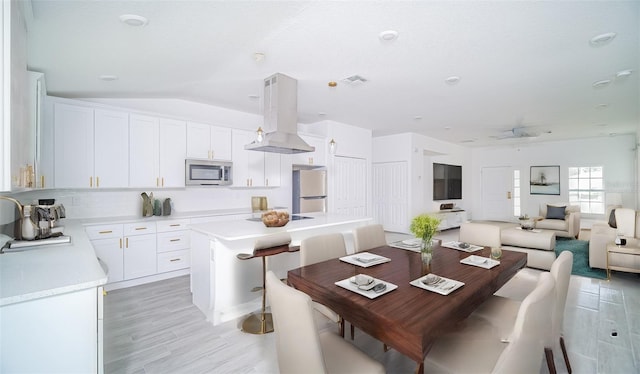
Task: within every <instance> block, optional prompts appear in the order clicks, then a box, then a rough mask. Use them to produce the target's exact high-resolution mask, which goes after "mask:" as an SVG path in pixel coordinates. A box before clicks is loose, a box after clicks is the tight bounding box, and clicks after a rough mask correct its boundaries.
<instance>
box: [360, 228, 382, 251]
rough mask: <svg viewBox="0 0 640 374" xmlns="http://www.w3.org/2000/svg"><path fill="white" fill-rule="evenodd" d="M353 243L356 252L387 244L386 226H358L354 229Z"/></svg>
mask: <svg viewBox="0 0 640 374" xmlns="http://www.w3.org/2000/svg"><path fill="white" fill-rule="evenodd" d="M353 243H354V247H355V251H356V253H357V252H363V251H366V250H369V249H371V248H376V247H381V246H383V245H387V238H386V237H385V234H384V227H383V226H382V225H380V224H373V225H367V226H360V227H356V228H355V229H353Z"/></svg>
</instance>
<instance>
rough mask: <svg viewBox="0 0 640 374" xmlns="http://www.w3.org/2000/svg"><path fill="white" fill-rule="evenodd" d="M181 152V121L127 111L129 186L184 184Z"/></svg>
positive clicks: (183, 149) (183, 141) (183, 136)
mask: <svg viewBox="0 0 640 374" xmlns="http://www.w3.org/2000/svg"><path fill="white" fill-rule="evenodd" d="M185 155H186V127H185V123H184V122H182V121H175V120H169V119H159V118H156V117H150V116H141V115H131V118H130V123H129V187H143V188H144V187H184V159H185Z"/></svg>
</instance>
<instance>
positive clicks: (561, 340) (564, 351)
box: [560, 336, 571, 374]
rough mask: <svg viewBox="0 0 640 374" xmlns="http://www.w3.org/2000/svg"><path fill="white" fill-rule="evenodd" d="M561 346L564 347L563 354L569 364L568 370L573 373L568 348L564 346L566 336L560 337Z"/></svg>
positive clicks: (565, 361) (566, 363)
mask: <svg viewBox="0 0 640 374" xmlns="http://www.w3.org/2000/svg"><path fill="white" fill-rule="evenodd" d="M560 348H562V355H563V356H564V363H565V365H567V372H568V373H569V374H571V364H570V363H569V355H568V354H567V348H566V347H565V346H564V336H561V337H560Z"/></svg>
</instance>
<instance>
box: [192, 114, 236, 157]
mask: <svg viewBox="0 0 640 374" xmlns="http://www.w3.org/2000/svg"><path fill="white" fill-rule="evenodd" d="M187 158H199V159H207V160H214V159H215V160H231V129H230V128H225V127H217V126H210V125H207V124H203V123H195V122H188V123H187Z"/></svg>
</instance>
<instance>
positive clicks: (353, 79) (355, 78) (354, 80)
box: [342, 75, 367, 86]
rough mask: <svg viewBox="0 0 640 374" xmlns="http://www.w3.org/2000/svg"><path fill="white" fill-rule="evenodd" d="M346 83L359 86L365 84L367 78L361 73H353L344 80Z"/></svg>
mask: <svg viewBox="0 0 640 374" xmlns="http://www.w3.org/2000/svg"><path fill="white" fill-rule="evenodd" d="M342 81H343V82H344V83H346V84H348V85H351V86H359V85H361V84H363V83H364V82H366V81H367V79H366V78H363V77H361V76H359V75H352V76H350V77H346V78H344V79H343V80H342Z"/></svg>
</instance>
